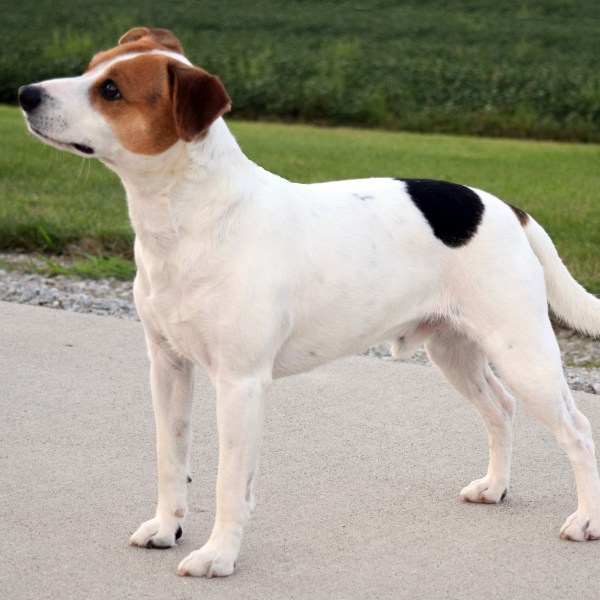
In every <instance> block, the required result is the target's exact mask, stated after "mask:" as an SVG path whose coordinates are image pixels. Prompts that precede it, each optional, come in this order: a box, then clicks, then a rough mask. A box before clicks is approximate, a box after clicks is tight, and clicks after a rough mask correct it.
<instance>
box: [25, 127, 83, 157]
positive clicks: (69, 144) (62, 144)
mask: <svg viewBox="0 0 600 600" xmlns="http://www.w3.org/2000/svg"><path fill="white" fill-rule="evenodd" d="M30 128H31V131H32V132H33V133H35V135H37V136H38V137H40V138H42V139H43V140H45V141H47V142H48V143H50V144H52V145H53V146H56V147H58V148H61V149H63V150H71V151H72V150H73V149H75V150H77V152H80V153H81V154H85V155H86V156H91V155H93V154H94V149H93V148H92V147H91V146H87V145H86V144H79V143H76V142H61V141H60V140H55V139H53V138H51V137H49V136H47V135H46V134H44V133H42V132H41V131H39V130H38V129H36V128H35V127H31V126H30Z"/></svg>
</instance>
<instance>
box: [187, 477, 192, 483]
mask: <svg viewBox="0 0 600 600" xmlns="http://www.w3.org/2000/svg"><path fill="white" fill-rule="evenodd" d="M187 482H188V483H192V478H191V477H190V476H189V475H188V476H187Z"/></svg>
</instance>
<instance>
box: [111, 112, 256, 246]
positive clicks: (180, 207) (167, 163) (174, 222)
mask: <svg viewBox="0 0 600 600" xmlns="http://www.w3.org/2000/svg"><path fill="white" fill-rule="evenodd" d="M108 166H109V167H110V168H111V169H112V170H114V171H115V172H116V173H117V174H118V175H119V176H120V178H121V180H122V182H123V185H124V186H125V189H126V192H127V201H128V207H129V216H130V219H131V223H132V226H133V228H134V230H135V233H136V238H137V239H138V241H139V242H140V243H141V244H142V245H143V246H144V247H146V248H148V249H149V250H151V249H153V248H154V249H155V250H156V251H157V252H159V253H160V254H161V255H163V256H164V255H166V254H168V250H169V248H172V247H173V246H174V245H175V244H176V243H177V240H178V239H180V237H181V235H183V234H184V233H189V232H191V233H192V235H194V236H201V235H203V232H204V231H210V230H212V231H213V232H214V231H218V222H219V221H220V220H222V219H223V216H224V215H226V214H228V213H230V212H231V210H232V206H233V205H234V204H236V203H237V204H239V203H240V201H241V198H242V196H243V189H242V187H241V186H242V185H243V184H242V182H246V183H247V182H248V181H249V178H253V176H254V175H255V174H256V173H257V172H264V171H263V170H262V169H260V168H259V167H258V166H257V165H255V164H254V163H253V162H251V161H250V160H249V159H248V158H246V156H245V155H244V154H243V152H242V150H241V149H240V147H239V145H238V143H237V142H236V140H235V138H234V137H233V135H232V134H231V132H230V131H229V128H228V127H227V125H226V124H225V122H224V121H223V119H222V118H219V119H217V120H216V121H215V122H214V123H213V124H212V125H211V127H210V128H209V130H208V132H207V133H206V135H205V136H204V137H203V138H202V139H200V140H197V141H195V142H192V143H184V142H178V143H176V144H175V145H174V146H172V147H171V148H170V149H169V150H167V151H166V152H163V153H162V154H160V155H159V156H155V157H152V156H150V157H142V158H141V160H140V157H139V156H136V157H132V159H131V160H126V161H124V163H123V165H119V166H116V165H111V164H108Z"/></svg>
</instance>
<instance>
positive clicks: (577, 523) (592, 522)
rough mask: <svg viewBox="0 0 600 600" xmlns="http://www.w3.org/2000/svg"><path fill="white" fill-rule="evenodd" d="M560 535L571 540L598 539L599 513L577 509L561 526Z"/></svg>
mask: <svg viewBox="0 0 600 600" xmlns="http://www.w3.org/2000/svg"><path fill="white" fill-rule="evenodd" d="M560 537H561V538H563V539H565V540H571V541H572V542H583V541H585V540H598V539H600V515H598V514H597V513H594V514H592V513H586V512H583V511H579V510H578V511H576V512H574V513H573V514H572V515H571V516H570V517H569V518H568V519H567V520H566V521H565V524H564V525H563V526H562V529H561V530H560Z"/></svg>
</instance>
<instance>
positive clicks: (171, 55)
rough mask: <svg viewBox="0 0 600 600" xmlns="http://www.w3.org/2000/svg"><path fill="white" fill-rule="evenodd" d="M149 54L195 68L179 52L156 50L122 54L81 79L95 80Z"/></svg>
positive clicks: (98, 66) (103, 63)
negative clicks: (102, 73)
mask: <svg viewBox="0 0 600 600" xmlns="http://www.w3.org/2000/svg"><path fill="white" fill-rule="evenodd" d="M148 54H160V55H163V56H167V57H169V58H171V59H173V60H176V61H178V62H181V63H183V64H185V65H187V66H189V67H191V66H193V65H192V63H191V62H190V61H189V60H188V59H187V58H186V57H185V56H183V54H179V53H177V52H172V51H170V50H159V49H155V50H147V51H145V52H129V53H126V54H120V55H119V56H115V57H114V58H110V59H109V60H107V61H104V62H101V63H100V64H99V65H96V66H95V67H94V68H93V69H92V70H91V71H88V72H87V73H84V74H83V75H82V76H81V77H82V78H88V77H91V78H95V77H97V76H98V74H99V73H101V72H102V71H104V70H106V69H108V68H109V67H112V66H113V65H114V64H116V63H119V62H122V61H126V60H131V59H132V58H136V57H138V56H146V55H148Z"/></svg>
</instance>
